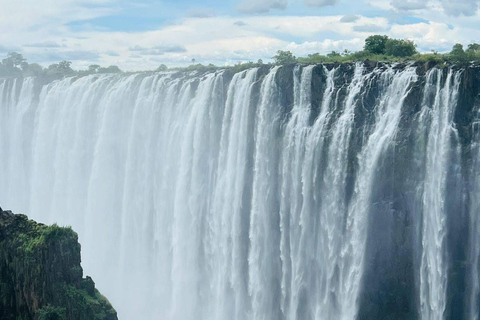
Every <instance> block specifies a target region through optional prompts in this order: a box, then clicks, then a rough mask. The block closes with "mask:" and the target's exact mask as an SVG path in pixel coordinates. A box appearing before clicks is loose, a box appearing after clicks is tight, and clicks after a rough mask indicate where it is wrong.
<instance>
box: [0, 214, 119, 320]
mask: <svg viewBox="0 0 480 320" xmlns="http://www.w3.org/2000/svg"><path fill="white" fill-rule="evenodd" d="M0 319H2V320H10V319H12V320H30V319H33V320H37V319H38V320H54V319H55V320H56V319H59V320H60V319H69V320H87V319H88V320H93V319H95V320H101V319H103V320H116V319H117V313H116V311H115V309H113V307H112V306H111V304H110V302H108V300H107V299H106V298H105V297H104V296H102V295H101V294H100V292H98V290H97V289H96V288H95V283H94V282H93V280H92V278H90V277H88V276H87V277H86V278H83V269H82V267H81V266H80V244H79V243H78V236H77V234H76V233H75V232H74V231H73V230H72V229H71V228H63V227H59V226H57V225H52V226H46V225H44V224H41V223H36V222H35V221H32V220H29V219H28V218H27V216H25V215H22V214H13V213H12V212H11V211H3V210H2V209H1V208H0Z"/></svg>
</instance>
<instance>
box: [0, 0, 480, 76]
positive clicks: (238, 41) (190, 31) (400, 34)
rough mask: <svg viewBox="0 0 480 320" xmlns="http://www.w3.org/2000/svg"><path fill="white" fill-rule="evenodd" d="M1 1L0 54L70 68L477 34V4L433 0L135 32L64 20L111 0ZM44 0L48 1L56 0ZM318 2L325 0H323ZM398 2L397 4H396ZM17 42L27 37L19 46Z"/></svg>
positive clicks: (99, 9)
mask: <svg viewBox="0 0 480 320" xmlns="http://www.w3.org/2000/svg"><path fill="white" fill-rule="evenodd" d="M2 1H4V2H5V6H4V7H6V8H7V9H8V11H5V10H2V11H1V12H0V44H1V45H2V46H3V48H2V47H0V53H1V55H3V56H4V55H6V52H8V51H18V52H21V53H22V54H24V56H25V57H26V58H28V59H29V61H30V62H40V63H41V64H43V65H48V64H51V63H54V62H58V61H61V60H65V59H66V60H72V61H73V65H74V67H76V68H82V67H87V66H88V65H90V64H92V62H95V63H97V64H100V65H106V66H108V65H118V66H119V67H120V68H122V69H123V70H138V69H139V68H141V69H153V68H155V67H156V66H158V64H160V63H165V64H167V65H172V66H179V65H187V64H189V63H190V61H191V59H192V58H195V59H196V60H197V61H198V62H200V63H204V64H208V63H214V64H216V65H224V64H225V63H235V62H238V61H248V60H250V61H257V60H258V59H263V60H264V61H268V60H269V59H270V58H271V57H272V56H273V55H274V54H275V52H276V51H277V50H291V51H292V52H294V54H295V55H297V56H302V55H303V56H305V55H307V54H310V53H315V52H319V53H321V54H325V53H328V52H330V51H332V50H335V51H343V50H344V49H349V50H360V49H361V48H362V47H363V41H364V39H365V38H366V37H367V36H369V35H370V34H373V33H382V34H383V33H384V34H386V35H388V36H390V37H395V38H409V39H412V40H414V41H415V42H416V43H417V44H418V48H419V49H420V50H421V51H430V49H435V50H439V51H448V50H449V49H450V48H451V46H452V45H453V44H454V43H456V42H460V43H463V44H465V45H466V44H468V43H470V42H474V41H476V42H478V41H479V39H480V30H479V29H478V25H479V19H480V15H479V14H478V12H477V15H474V16H453V15H452V13H451V12H450V13H448V14H447V12H445V8H444V4H443V3H440V2H439V1H440V0H430V1H427V2H426V3H427V4H428V8H424V9H415V10H413V9H412V8H414V7H415V6H414V5H413V4H412V3H414V2H415V1H413V0H410V1H408V2H409V3H410V4H409V8H410V9H412V10H410V11H409V13H408V16H407V18H406V19H404V20H402V22H401V24H400V23H395V22H391V21H397V20H395V19H391V18H392V16H394V17H395V16H397V17H398V16H402V17H404V13H401V12H400V9H398V8H397V9H395V7H394V6H393V4H395V3H397V4H398V2H397V1H394V0H388V1H381V0H360V1H353V0H343V1H344V2H345V5H346V6H348V10H349V12H357V14H356V15H351V14H350V15H348V14H347V15H344V12H341V10H339V9H338V7H333V8H329V9H328V12H330V11H331V12H338V14H331V15H326V14H325V15H323V16H304V15H293V16H292V15H291V16H272V15H262V16H255V15H254V16H251V15H250V16H249V15H245V16H242V18H241V20H239V18H238V16H237V17H235V16H233V17H232V16H227V15H217V16H210V17H205V18H199V16H202V14H195V15H194V16H195V17H191V16H190V17H188V16H187V17H186V18H184V19H176V20H172V21H170V22H169V24H164V25H163V26H162V27H160V28H158V29H157V30H151V31H142V32H120V31H110V30H108V29H103V30H102V29H98V27H97V28H93V27H92V28H91V29H84V28H82V29H78V28H76V29H75V28H70V27H69V26H68V23H69V22H72V21H79V20H82V19H90V18H95V17H101V16H103V15H108V14H111V13H112V12H113V11H114V10H117V9H112V8H111V5H112V4H113V3H117V2H116V1H115V2H114V1H113V0H112V2H110V0H93V1H90V5H91V4H92V3H93V2H94V4H95V5H94V6H93V7H89V6H88V5H87V4H85V0H65V1H63V2H62V3H60V4H58V7H55V6H54V8H52V9H51V10H52V12H50V11H49V10H46V9H44V8H40V6H36V7H35V3H36V2H34V1H33V0H19V3H20V4H16V5H14V4H12V3H14V2H13V1H7V0H0V3H2ZM45 1H46V2H45V3H48V4H52V3H53V2H57V0H45ZM349 1H350V2H349ZM362 1H370V2H369V4H370V5H373V6H375V7H376V8H379V7H381V10H386V11H388V12H386V13H385V16H388V18H389V19H390V21H389V19H387V18H385V17H381V16H377V17H365V16H363V15H362V12H369V14H371V12H376V11H378V10H376V11H374V10H372V8H368V6H366V5H365V2H362ZM375 1H376V2H375ZM320 2H322V3H324V4H325V3H327V2H328V1H327V2H325V1H320ZM320 2H316V3H320ZM344 2H342V3H344ZM28 3H32V4H33V5H34V8H38V15H37V14H32V13H31V12H30V10H23V11H22V10H20V8H21V5H23V4H28ZM297 4H300V1H297ZM250 5H252V7H251V8H250V9H251V10H253V9H252V8H253V7H254V5H257V8H256V10H257V12H258V10H259V6H260V7H261V6H264V7H263V9H261V10H260V11H262V10H263V11H265V10H267V11H268V10H271V9H272V8H279V9H281V8H282V7H283V6H286V5H287V0H268V1H263V2H262V3H261V4H258V1H257V2H253V0H250ZM291 5H292V6H293V2H291ZM363 7H367V9H365V10H366V11H362V9H359V8H363ZM457 8H459V7H457ZM406 9H407V7H405V5H404V9H403V10H406ZM218 10H220V9H218ZM254 11H255V10H254ZM325 12H327V11H325ZM190 15H192V13H191V12H190ZM10 16H15V19H19V21H20V22H19V21H16V20H15V21H13V20H12V19H10ZM203 16H205V15H203ZM409 17H419V18H422V21H423V20H427V21H429V22H425V23H417V22H416V21H417V19H414V20H409ZM2 18H5V19H7V20H6V21H7V22H5V20H2ZM9 19H10V21H13V22H12V23H13V25H12V26H10V25H8V21H9ZM28 19H31V20H28ZM21 21H26V22H25V23H23V22H21ZM409 21H415V23H413V22H409ZM452 26H453V27H452ZM22 43H23V44H27V45H23V46H22V47H19V44H22ZM1 59H2V57H1V56H0V60H1Z"/></svg>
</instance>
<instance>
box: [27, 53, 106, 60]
mask: <svg viewBox="0 0 480 320" xmlns="http://www.w3.org/2000/svg"><path fill="white" fill-rule="evenodd" d="M27 57H28V60H30V61H35V62H37V61H38V62H43V61H50V62H53V61H56V62H59V61H62V60H68V61H89V62H92V61H98V60H99V59H100V55H99V54H98V53H97V52H94V51H86V50H69V51H46V52H35V53H33V54H28V56H27Z"/></svg>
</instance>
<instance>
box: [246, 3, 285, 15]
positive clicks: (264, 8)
mask: <svg viewBox="0 0 480 320" xmlns="http://www.w3.org/2000/svg"><path fill="white" fill-rule="evenodd" d="M286 7H287V0H260V1H259V0H243V2H242V3H241V4H240V6H239V7H238V11H239V12H241V13H267V12H269V11H270V10H272V9H282V10H283V9H285V8H286Z"/></svg>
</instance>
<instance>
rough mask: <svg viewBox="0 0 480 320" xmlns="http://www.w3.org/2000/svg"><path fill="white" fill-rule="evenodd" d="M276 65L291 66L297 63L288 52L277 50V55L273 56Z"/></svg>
mask: <svg viewBox="0 0 480 320" xmlns="http://www.w3.org/2000/svg"><path fill="white" fill-rule="evenodd" d="M273 60H275V63H276V64H291V63H295V62H297V59H296V58H295V56H294V55H293V54H292V53H291V52H290V51H282V50H278V51H277V54H276V55H275V56H273Z"/></svg>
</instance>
